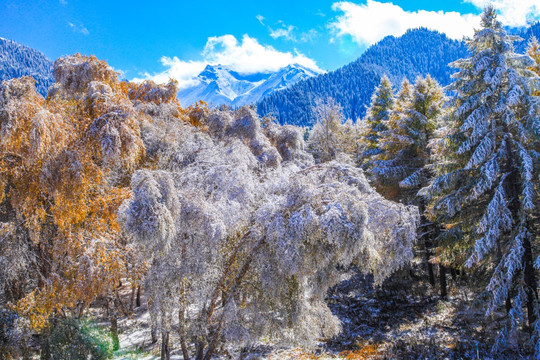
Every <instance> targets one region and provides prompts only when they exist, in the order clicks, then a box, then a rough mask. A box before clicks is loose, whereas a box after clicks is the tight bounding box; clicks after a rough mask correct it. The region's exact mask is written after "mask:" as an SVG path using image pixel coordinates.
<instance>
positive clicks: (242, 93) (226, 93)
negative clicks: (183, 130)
mask: <svg viewBox="0 0 540 360" xmlns="http://www.w3.org/2000/svg"><path fill="white" fill-rule="evenodd" d="M319 74H320V73H319V72H316V71H314V70H312V69H308V68H306V67H304V66H302V65H298V64H292V65H288V66H286V67H284V68H282V69H280V70H279V71H277V72H274V73H272V72H269V73H254V74H241V73H238V72H236V71H234V70H232V69H230V68H228V67H226V66H223V65H207V66H206V67H205V68H204V70H203V71H202V72H201V73H200V74H199V75H198V76H197V80H198V83H197V85H194V86H192V87H189V88H187V89H183V90H181V91H180V92H179V94H178V98H179V99H180V103H181V104H182V105H183V106H188V105H191V104H193V103H195V102H197V101H199V100H203V101H205V102H207V103H208V104H211V105H216V106H217V105H222V104H226V105H232V106H242V105H247V104H251V103H254V102H257V101H259V100H260V99H262V98H263V97H265V96H267V95H269V94H271V93H273V92H275V91H279V90H281V89H285V88H287V87H289V86H291V85H293V84H296V83H297V82H298V81H300V80H304V79H307V78H309V77H312V76H317V75H319Z"/></svg>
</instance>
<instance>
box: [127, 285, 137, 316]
mask: <svg viewBox="0 0 540 360" xmlns="http://www.w3.org/2000/svg"><path fill="white" fill-rule="evenodd" d="M136 291H137V289H136V288H135V286H133V285H132V286H131V297H130V299H129V312H130V313H132V312H133V309H134V307H135V292H136Z"/></svg>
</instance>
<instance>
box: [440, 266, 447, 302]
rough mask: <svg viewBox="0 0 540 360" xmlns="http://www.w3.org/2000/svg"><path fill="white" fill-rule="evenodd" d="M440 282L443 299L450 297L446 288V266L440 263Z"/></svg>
mask: <svg viewBox="0 0 540 360" xmlns="http://www.w3.org/2000/svg"><path fill="white" fill-rule="evenodd" d="M439 284H440V286H441V299H446V298H447V297H448V292H447V289H446V268H445V267H444V265H443V264H439Z"/></svg>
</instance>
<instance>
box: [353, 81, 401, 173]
mask: <svg viewBox="0 0 540 360" xmlns="http://www.w3.org/2000/svg"><path fill="white" fill-rule="evenodd" d="M394 102H395V99H394V91H393V89H392V83H391V82H390V79H388V77H387V76H383V78H382V79H381V83H380V84H379V86H378V87H377V88H376V89H375V92H374V93H373V95H372V97H371V106H370V107H369V109H368V111H367V116H366V119H365V120H364V121H366V122H367V126H366V133H365V134H363V140H362V141H363V142H364V143H365V146H366V150H365V151H364V153H363V154H362V159H361V160H360V162H361V163H362V164H363V165H364V167H365V168H370V167H371V166H372V165H373V163H372V161H373V156H375V155H378V154H380V153H381V151H382V150H381V148H380V147H379V138H380V137H381V135H382V133H383V132H384V131H386V130H387V129H388V127H387V123H388V120H389V119H390V113H391V111H392V109H393V107H394Z"/></svg>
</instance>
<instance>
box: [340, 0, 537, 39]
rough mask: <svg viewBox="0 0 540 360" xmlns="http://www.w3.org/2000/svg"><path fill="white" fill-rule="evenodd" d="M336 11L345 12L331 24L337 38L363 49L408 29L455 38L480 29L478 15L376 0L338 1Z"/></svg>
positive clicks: (470, 34) (469, 34)
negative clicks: (412, 8) (361, 1)
mask: <svg viewBox="0 0 540 360" xmlns="http://www.w3.org/2000/svg"><path fill="white" fill-rule="evenodd" d="M472 1H477V0H472ZM514 1H518V0H514ZM531 1H534V0H531ZM332 9H333V10H334V11H341V12H343V15H340V16H338V17H337V18H336V20H335V21H334V22H332V23H330V28H331V29H332V30H333V31H334V32H335V35H336V36H337V37H341V36H346V35H350V36H351V37H352V38H353V40H354V41H355V42H357V43H358V44H359V45H361V46H367V45H371V44H374V43H376V42H377V41H379V40H381V39H382V38H384V37H385V36H387V35H394V36H400V35H403V34H404V33H405V32H406V31H407V29H411V28H417V27H426V28H428V29H432V30H437V31H440V32H443V33H445V34H446V35H447V36H448V37H450V38H452V39H461V38H462V37H463V36H472V35H473V33H474V30H473V29H474V28H475V27H476V28H477V27H478V26H479V16H478V15H473V14H460V13H458V12H455V11H451V12H443V11H426V10H419V11H405V10H403V9H402V8H401V7H399V6H398V5H394V4H392V3H388V2H387V3H383V2H378V1H375V0H367V3H366V4H365V5H364V4H354V3H351V2H347V1H344V2H337V3H334V4H333V5H332Z"/></svg>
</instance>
